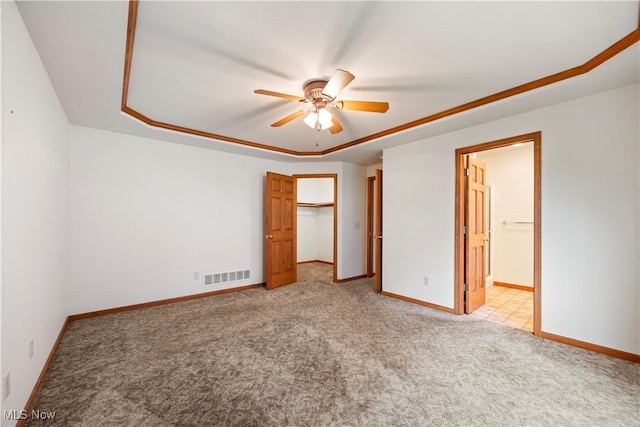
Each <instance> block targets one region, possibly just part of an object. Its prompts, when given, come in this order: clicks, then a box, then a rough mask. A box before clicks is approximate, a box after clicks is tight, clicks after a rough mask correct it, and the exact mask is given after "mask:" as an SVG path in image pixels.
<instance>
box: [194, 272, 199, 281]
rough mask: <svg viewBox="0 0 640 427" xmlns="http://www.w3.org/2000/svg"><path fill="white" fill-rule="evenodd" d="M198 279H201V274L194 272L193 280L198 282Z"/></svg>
mask: <svg viewBox="0 0 640 427" xmlns="http://www.w3.org/2000/svg"><path fill="white" fill-rule="evenodd" d="M198 279H200V272H198V271H194V272H193V280H198Z"/></svg>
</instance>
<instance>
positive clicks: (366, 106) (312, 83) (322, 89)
mask: <svg viewBox="0 0 640 427" xmlns="http://www.w3.org/2000/svg"><path fill="white" fill-rule="evenodd" d="M353 79H355V76H354V75H353V74H351V73H350V72H348V71H345V70H341V69H337V70H336V72H335V73H334V74H333V76H331V78H330V79H329V80H326V79H312V80H307V81H306V82H305V83H304V84H303V85H302V90H303V91H304V98H300V97H299V96H295V95H288V94H286V93H280V92H273V91H270V90H265V89H256V90H255V91H254V93H257V94H260V95H269V96H277V97H279V98H284V99H288V100H291V101H298V102H302V103H306V104H311V106H312V108H311V109H306V110H299V111H296V112H295V113H293V114H290V115H288V116H287V117H285V118H283V119H280V120H278V121H277V122H275V123H272V124H271V126H272V127H280V126H282V125H285V124H287V123H289V122H290V121H292V120H294V119H297V118H298V117H300V116H303V115H305V114H306V116H305V118H304V122H305V123H306V124H307V125H308V126H309V127H311V128H314V129H316V130H318V131H320V130H324V129H329V131H330V132H331V133H332V134H335V133H338V132H342V126H341V125H340V122H339V121H338V119H337V118H336V115H335V113H333V112H329V111H328V110H327V107H331V108H336V109H338V110H355V111H368V112H371V113H385V112H386V111H387V110H388V109H389V103H388V102H373V101H336V98H337V97H338V95H339V94H340V92H341V91H342V89H344V88H345V87H346V86H347V85H348V84H349V83H351V81H352V80H353Z"/></svg>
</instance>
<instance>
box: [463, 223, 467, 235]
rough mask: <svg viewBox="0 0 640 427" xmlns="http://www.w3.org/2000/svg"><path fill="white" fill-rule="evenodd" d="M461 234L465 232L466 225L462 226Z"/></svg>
mask: <svg viewBox="0 0 640 427" xmlns="http://www.w3.org/2000/svg"><path fill="white" fill-rule="evenodd" d="M462 234H467V226H466V225H464V226H462Z"/></svg>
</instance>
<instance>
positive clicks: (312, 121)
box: [304, 111, 318, 128]
mask: <svg viewBox="0 0 640 427" xmlns="http://www.w3.org/2000/svg"><path fill="white" fill-rule="evenodd" d="M304 122H305V123H306V124H307V126H309V127H310V128H315V127H316V123H318V115H317V114H316V113H314V112H313V111H312V112H310V113H309V114H307V115H306V116H305V118H304Z"/></svg>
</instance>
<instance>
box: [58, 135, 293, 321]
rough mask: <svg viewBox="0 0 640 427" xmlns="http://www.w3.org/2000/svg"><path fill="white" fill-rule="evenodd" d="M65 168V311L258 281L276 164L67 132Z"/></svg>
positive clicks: (261, 277) (127, 138) (261, 273)
mask: <svg viewBox="0 0 640 427" xmlns="http://www.w3.org/2000/svg"><path fill="white" fill-rule="evenodd" d="M70 162H71V169H70V180H71V185H70V198H71V201H70V209H71V214H70V223H71V224H72V227H71V234H70V257H71V267H70V271H69V274H70V287H69V311H70V313H72V314H73V313H81V312H87V311H92V310H99V309H104V308H111V307H118V306H123V305H129V304H135V303H141V302H148V301H153V300H159V299H165V298H172V297H177V296H182V295H189V294H195V293H200V292H207V291H211V290H219V289H225V288H229V287H236V286H242V285H247V284H253V283H261V282H263V281H264V271H263V257H264V254H263V249H264V244H263V240H264V233H263V230H264V215H263V212H264V203H263V201H264V179H265V178H264V177H265V172H267V171H274V172H281V173H286V170H283V169H284V167H283V164H281V163H279V162H274V161H270V160H262V159H257V158H249V157H242V156H237V155H233V154H227V153H221V152H217V151H211V150H203V149H200V148H196V147H190V146H185V145H178V144H171V143H166V142H160V141H155V140H149V139H144V138H138V137H132V136H127V135H121V134H116V133H111V132H105V131H99V130H95V129H88V128H82V127H76V126H72V127H71V132H70ZM246 269H250V270H251V277H250V278H249V279H244V280H242V281H238V282H230V283H227V284H222V285H216V286H207V287H204V286H203V281H202V275H204V274H211V273H219V272H227V271H236V270H246ZM194 272H198V273H200V279H197V280H195V279H194V278H193V273H194Z"/></svg>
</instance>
